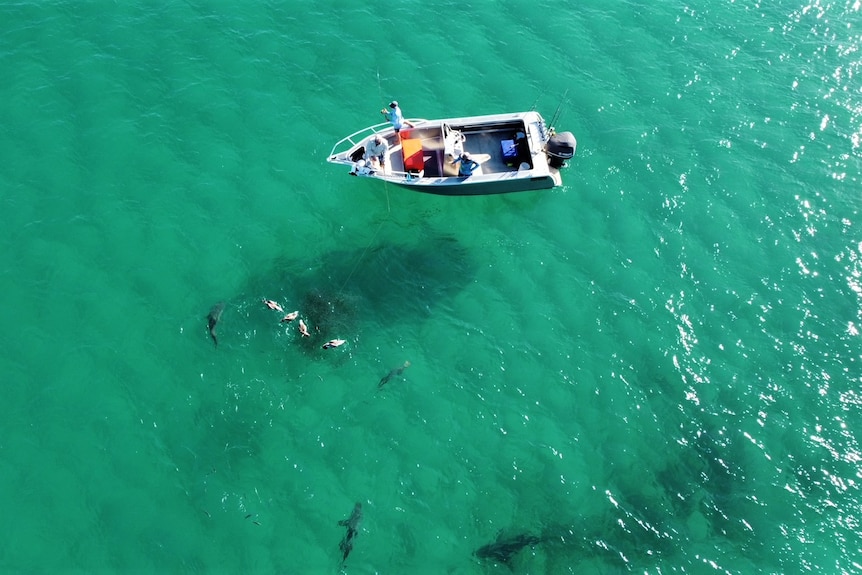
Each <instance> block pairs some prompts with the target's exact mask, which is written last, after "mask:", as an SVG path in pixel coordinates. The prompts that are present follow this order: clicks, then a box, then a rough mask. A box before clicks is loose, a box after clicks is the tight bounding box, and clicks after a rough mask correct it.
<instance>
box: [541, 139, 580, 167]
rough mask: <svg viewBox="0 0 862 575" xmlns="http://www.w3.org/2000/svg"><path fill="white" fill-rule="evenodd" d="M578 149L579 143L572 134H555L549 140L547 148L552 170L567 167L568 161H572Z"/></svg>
mask: <svg viewBox="0 0 862 575" xmlns="http://www.w3.org/2000/svg"><path fill="white" fill-rule="evenodd" d="M577 147H578V142H577V140H575V136H574V134H572V133H571V132H562V133H560V134H553V135H552V136H551V137H550V139H548V146H547V148H546V151H547V154H548V164H549V165H550V166H551V167H552V168H564V167H565V166H566V160H571V159H572V157H573V156H574V155H575V149H576V148H577Z"/></svg>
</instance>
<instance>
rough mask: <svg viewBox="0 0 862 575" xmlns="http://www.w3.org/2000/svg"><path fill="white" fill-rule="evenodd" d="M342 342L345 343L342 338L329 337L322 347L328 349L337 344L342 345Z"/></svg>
mask: <svg viewBox="0 0 862 575" xmlns="http://www.w3.org/2000/svg"><path fill="white" fill-rule="evenodd" d="M344 343H347V341H346V340H343V339H330V340H329V341H327V342H326V343H324V344H323V349H329V348H330V347H338V346H339V345H342V344H344Z"/></svg>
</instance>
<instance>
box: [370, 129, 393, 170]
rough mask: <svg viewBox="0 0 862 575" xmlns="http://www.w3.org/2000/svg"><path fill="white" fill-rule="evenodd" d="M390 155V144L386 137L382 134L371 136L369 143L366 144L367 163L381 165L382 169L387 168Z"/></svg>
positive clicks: (372, 165) (373, 165)
mask: <svg viewBox="0 0 862 575" xmlns="http://www.w3.org/2000/svg"><path fill="white" fill-rule="evenodd" d="M388 155H389V144H387V143H386V138H384V137H383V136H381V135H380V134H375V135H374V136H371V138H370V139H369V140H368V143H367V144H365V161H366V162H367V165H369V166H370V167H372V168H376V167H377V166H375V163H376V164H378V165H379V166H380V169H381V170H385V169H386V157H387V156H388Z"/></svg>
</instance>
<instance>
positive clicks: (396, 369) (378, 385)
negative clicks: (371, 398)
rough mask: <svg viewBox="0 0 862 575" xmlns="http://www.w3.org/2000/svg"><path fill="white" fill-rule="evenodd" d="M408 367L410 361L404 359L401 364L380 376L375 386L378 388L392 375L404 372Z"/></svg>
mask: <svg viewBox="0 0 862 575" xmlns="http://www.w3.org/2000/svg"><path fill="white" fill-rule="evenodd" d="M408 367H410V362H409V361H405V362H404V363H403V364H401V365H399V366H398V367H396V368H395V369H393V370H391V371H390V372H389V373H387V374H386V375H384V376H383V377H382V378H380V383H378V384H377V388H378V389H380V388H381V387H383V386H384V385H386V384H387V383H388V382H389V380H390V379H392V378H393V377H396V376H399V375H401V374H402V373H404V370H405V369H407V368H408Z"/></svg>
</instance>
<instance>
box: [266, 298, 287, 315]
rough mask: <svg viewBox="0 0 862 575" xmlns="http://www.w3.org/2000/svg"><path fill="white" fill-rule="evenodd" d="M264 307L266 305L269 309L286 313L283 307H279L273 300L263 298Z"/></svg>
mask: <svg viewBox="0 0 862 575" xmlns="http://www.w3.org/2000/svg"><path fill="white" fill-rule="evenodd" d="M263 305H265V306H266V307H268V308H269V309H274V310H275V311H281V312H283V311H284V309H283V308H282V307H281V305H279V303H278V302H277V301H274V300H271V299H266V298H263Z"/></svg>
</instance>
